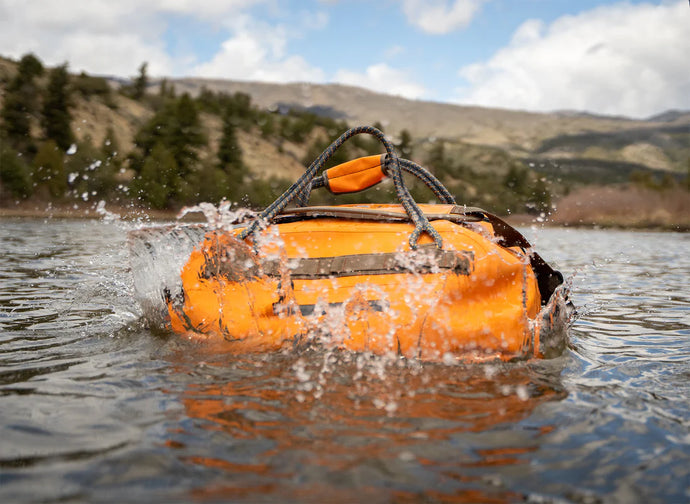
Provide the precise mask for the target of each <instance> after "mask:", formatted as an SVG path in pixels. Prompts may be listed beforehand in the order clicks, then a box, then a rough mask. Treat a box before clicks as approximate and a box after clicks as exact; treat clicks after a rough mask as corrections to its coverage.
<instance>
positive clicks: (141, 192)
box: [132, 143, 182, 208]
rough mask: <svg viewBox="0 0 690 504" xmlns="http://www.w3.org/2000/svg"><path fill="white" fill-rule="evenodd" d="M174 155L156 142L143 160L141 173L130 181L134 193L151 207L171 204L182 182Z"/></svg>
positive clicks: (163, 206)
mask: <svg viewBox="0 0 690 504" xmlns="http://www.w3.org/2000/svg"><path fill="white" fill-rule="evenodd" d="M178 171H179V169H178V166H177V163H176V162H175V157H174V156H173V155H172V153H171V152H170V151H169V150H168V149H167V148H166V147H165V146H164V145H162V144H160V143H159V144H156V145H155V146H154V147H153V149H151V153H150V155H149V156H147V157H146V159H145V160H144V163H143V166H142V169H141V173H140V174H139V175H138V176H137V178H136V179H135V180H134V181H133V182H132V189H133V191H134V193H135V194H136V195H137V196H138V197H139V198H141V200H142V201H145V202H147V203H149V204H150V205H151V206H152V207H153V208H167V207H169V206H171V204H172V202H173V200H174V198H175V197H176V196H177V194H178V191H179V188H180V185H181V183H182V181H181V179H180V176H179V174H178Z"/></svg>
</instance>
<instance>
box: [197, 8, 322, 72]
mask: <svg viewBox="0 0 690 504" xmlns="http://www.w3.org/2000/svg"><path fill="white" fill-rule="evenodd" d="M232 32H233V36H232V37H231V38H229V39H228V40H226V41H225V42H223V44H222V46H221V48H220V50H219V51H218V52H217V53H216V54H215V55H214V56H213V58H212V59H211V60H210V61H208V62H205V63H202V64H200V65H197V66H196V67H194V68H193V69H192V70H191V72H192V74H193V75H196V76H199V77H212V78H223V79H240V80H256V81H269V82H297V81H304V82H320V81H323V80H324V74H323V72H322V71H321V69H319V68H316V67H313V66H311V65H310V64H309V63H307V61H306V60H304V58H302V57H301V56H296V55H289V54H286V51H285V47H286V45H287V41H288V38H289V37H290V35H289V34H288V33H287V31H286V30H285V29H284V28H282V27H280V26H269V25H266V24H265V23H260V22H257V21H255V20H252V19H251V18H249V17H247V16H240V17H237V18H235V19H234V20H233V22H232Z"/></svg>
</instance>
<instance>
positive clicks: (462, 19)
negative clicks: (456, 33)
mask: <svg viewBox="0 0 690 504" xmlns="http://www.w3.org/2000/svg"><path fill="white" fill-rule="evenodd" d="M485 1H486V0H454V1H451V2H448V1H447V0H402V8H403V13H404V14H405V17H406V18H407V21H408V22H409V23H410V24H412V25H414V26H417V27H418V28H420V29H421V30H423V31H424V32H426V33H432V34H435V35H438V34H444V33H448V32H451V31H453V30H457V29H460V28H464V27H466V26H467V25H468V24H469V23H470V21H472V18H473V17H474V16H475V14H477V13H478V12H479V9H480V8H481V6H482V4H483V3H484V2H485ZM449 3H450V5H449Z"/></svg>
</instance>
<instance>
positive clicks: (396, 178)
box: [239, 126, 443, 249]
mask: <svg viewBox="0 0 690 504" xmlns="http://www.w3.org/2000/svg"><path fill="white" fill-rule="evenodd" d="M363 133H366V134H369V135H372V136H374V137H376V139H377V140H378V141H379V142H381V144H382V145H383V147H384V148H385V149H386V153H387V154H388V159H389V161H388V166H387V171H388V175H389V176H390V177H391V178H392V179H393V185H394V186H395V192H396V194H397V196H398V200H400V203H402V206H403V208H404V209H405V212H406V213H407V215H409V216H410V219H412V222H413V223H414V226H415V228H414V231H413V232H412V234H411V235H410V238H409V243H410V247H411V248H413V249H416V248H417V242H418V241H419V237H420V236H421V235H422V233H427V234H428V235H429V236H430V237H431V238H432V239H433V240H434V242H435V243H436V246H437V247H438V248H441V247H442V246H443V239H442V238H441V235H440V234H439V233H438V231H436V229H434V227H433V226H432V225H431V224H430V223H429V220H428V219H427V218H426V216H425V215H424V213H423V212H422V210H421V209H420V208H419V206H418V205H417V203H415V201H414V199H412V196H411V195H410V191H408V189H407V187H406V186H405V183H404V181H403V178H402V169H401V163H400V160H399V159H398V156H397V155H396V154H395V149H394V147H393V144H392V143H391V142H390V141H389V140H388V139H387V138H386V137H385V135H384V134H383V132H382V131H380V130H378V129H376V128H373V127H371V126H358V127H355V128H351V129H349V130H347V131H346V132H345V133H343V134H342V135H340V137H338V138H337V139H336V140H335V141H334V142H333V143H332V144H331V145H329V146H328V147H327V148H326V150H324V151H323V152H322V153H321V155H320V156H319V157H317V158H316V159H315V160H314V162H312V164H311V165H309V168H307V171H306V172H305V173H304V174H302V176H301V177H300V178H299V179H297V181H296V182H295V183H294V184H292V186H290V187H289V188H288V189H287V190H286V191H285V192H284V193H283V194H281V195H280V196H279V197H278V199H276V200H275V201H274V202H273V203H271V204H270V205H269V206H268V207H267V208H266V209H265V210H264V211H263V212H261V213H260V214H259V215H258V217H257V218H256V220H254V221H253V222H252V223H251V224H249V226H247V227H246V228H245V229H244V230H242V232H241V233H240V234H239V238H240V239H241V240H244V239H245V238H247V237H248V236H249V235H251V234H253V233H255V232H256V231H257V230H259V229H260V228H261V227H263V226H265V225H266V224H267V223H269V222H271V221H272V220H273V218H274V217H275V216H276V215H278V214H279V213H280V212H282V211H283V209H284V208H285V207H287V205H288V204H289V203H290V202H291V201H293V200H295V199H298V202H300V203H304V202H305V200H307V199H308V198H309V192H310V190H311V184H312V180H313V179H314V177H315V176H316V174H317V173H318V172H319V171H320V170H321V169H322V168H323V166H324V165H325V164H326V162H327V161H328V160H329V159H330V158H331V156H333V154H334V153H335V151H336V150H338V149H339V148H340V146H341V145H343V143H345V142H346V141H347V140H349V139H350V138H352V137H353V136H355V135H360V134H363ZM420 168H421V167H420ZM427 173H428V172H427ZM429 175H431V174H429ZM439 184H440V182H439ZM305 204H306V203H305Z"/></svg>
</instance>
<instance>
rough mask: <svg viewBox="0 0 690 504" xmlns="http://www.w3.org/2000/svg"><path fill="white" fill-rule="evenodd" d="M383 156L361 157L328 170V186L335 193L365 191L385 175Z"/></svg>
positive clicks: (326, 173) (326, 172)
mask: <svg viewBox="0 0 690 504" xmlns="http://www.w3.org/2000/svg"><path fill="white" fill-rule="evenodd" d="M383 157H384V156H382V155H375V156H367V157H361V158H358V159H353V160H352V161H348V162H347V163H343V164H339V165H338V166H334V167H333V168H330V169H328V170H326V171H325V172H324V174H325V175H326V180H327V181H328V182H327V185H326V187H328V190H329V191H331V192H332V193H333V194H343V193H351V192H357V191H363V190H364V189H366V188H367V187H371V186H373V185H376V184H378V183H379V182H381V181H382V180H383V178H384V177H385V174H384V173H383V168H382V160H383Z"/></svg>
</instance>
